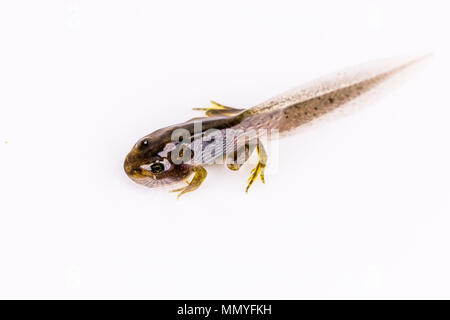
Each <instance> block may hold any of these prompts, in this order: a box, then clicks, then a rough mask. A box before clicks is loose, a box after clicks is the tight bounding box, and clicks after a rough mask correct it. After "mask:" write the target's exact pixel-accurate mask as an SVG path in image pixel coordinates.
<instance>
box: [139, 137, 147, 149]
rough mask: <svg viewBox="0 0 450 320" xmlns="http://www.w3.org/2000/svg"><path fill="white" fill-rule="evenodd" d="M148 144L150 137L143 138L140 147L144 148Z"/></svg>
mask: <svg viewBox="0 0 450 320" xmlns="http://www.w3.org/2000/svg"><path fill="white" fill-rule="evenodd" d="M147 145H148V139H144V140H142V141H141V142H139V144H138V148H139V149H143V148H145V147H146V146H147Z"/></svg>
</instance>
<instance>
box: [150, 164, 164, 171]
mask: <svg viewBox="0 0 450 320" xmlns="http://www.w3.org/2000/svg"><path fill="white" fill-rule="evenodd" d="M150 170H151V171H152V172H153V173H160V172H162V171H164V164H162V163H161V162H156V163H154V164H152V165H151V166H150Z"/></svg>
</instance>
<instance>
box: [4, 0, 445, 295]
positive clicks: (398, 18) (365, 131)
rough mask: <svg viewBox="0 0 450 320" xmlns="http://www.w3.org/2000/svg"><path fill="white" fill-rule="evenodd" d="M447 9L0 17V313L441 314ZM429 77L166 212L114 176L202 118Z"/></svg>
mask: <svg viewBox="0 0 450 320" xmlns="http://www.w3.org/2000/svg"><path fill="white" fill-rule="evenodd" d="M446 6H447V2H445V1H420V2H419V1H379V0H377V1H279V0H277V1H261V0H258V1H210V0H209V1H206V0H205V1H195V0H191V1H181V0H180V1H143V0H142V1H106V0H104V1H94V0H89V1H88V0H73V1H62V0H61V1H56V0H54V1H13V0H10V1H6V0H5V1H2V2H1V3H0V110H1V113H0V142H1V143H0V159H1V160H0V164H1V166H0V297H2V298H236V299H238V298H450V274H449V272H448V271H449V270H450V257H449V244H450V232H449V230H450V200H449V199H450V166H449V163H450V152H449V137H450V109H449V100H450V98H449V95H448V92H449V90H450V87H449V83H448V82H449V73H448V71H449V61H450V58H449V54H450V52H449V41H448V30H449V29H450V24H449V18H448V12H449V8H448V7H446ZM426 51H431V52H434V58H433V59H432V60H431V61H430V62H429V63H428V64H427V65H425V66H424V67H423V68H422V69H421V70H419V71H418V72H417V73H415V74H414V75H413V76H412V77H411V78H410V79H409V80H408V82H407V83H406V84H405V85H403V86H402V87H400V88H399V89H397V90H395V91H393V92H391V93H390V94H389V95H386V96H384V97H383V98H382V99H380V100H379V101H377V102H376V103H375V104H371V105H370V106H368V107H366V108H363V109H361V110H360V111H358V112H356V113H353V114H351V115H349V116H348V117H345V118H342V119H339V120H336V121H332V122H328V123H324V124H323V125H320V126H318V127H314V128H311V130H305V131H304V132H302V133H300V134H297V135H295V136H291V137H288V138H286V139H283V140H281V141H280V142H279V153H278V156H279V166H278V170H277V173H276V174H273V175H269V176H268V177H267V179H266V180H267V183H266V185H263V184H261V183H260V182H259V181H258V182H256V183H255V185H254V186H253V187H252V188H251V190H250V193H249V194H248V195H246V194H245V193H244V189H245V185H246V180H247V178H248V176H249V174H250V169H251V168H250V167H244V168H243V169H242V170H241V171H240V172H237V173H236V172H231V171H228V170H227V169H226V168H214V169H211V170H209V175H208V178H207V180H206V181H205V183H204V185H202V186H201V188H200V189H199V190H198V191H196V192H194V193H191V194H188V195H186V196H184V197H182V198H181V200H179V201H177V200H176V199H175V195H174V194H169V193H167V190H155V189H147V188H145V187H142V186H140V185H137V184H135V183H133V182H132V181H131V180H130V179H128V177H127V176H126V175H125V173H124V172H123V168H122V165H123V159H124V157H125V155H126V154H127V153H128V151H129V150H130V148H131V147H132V145H133V144H134V143H135V141H136V140H138V139H139V138H141V137H142V136H144V135H146V134H148V133H150V132H151V131H153V130H156V129H158V128H161V127H164V126H167V125H171V124H175V123H178V122H183V121H185V120H187V119H189V118H192V117H194V116H196V115H198V112H196V111H192V110H191V108H192V107H198V106H205V105H207V103H208V100H209V99H214V100H217V101H219V102H221V103H223V104H226V105H231V106H235V107H251V106H253V105H255V104H257V103H259V102H262V101H263V100H265V99H267V98H270V97H271V96H273V95H275V94H278V93H280V92H282V91H285V90H286V89H289V88H291V87H293V86H296V85H299V84H301V83H303V82H307V81H309V80H312V79H314V78H316V77H318V76H321V75H324V74H327V73H329V72H332V71H336V70H339V69H342V68H344V67H346V66H352V65H355V64H359V63H363V62H366V61H369V60H371V59H373V58H383V57H390V56H396V55H403V54H410V53H416V52H426Z"/></svg>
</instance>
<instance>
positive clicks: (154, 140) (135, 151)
mask: <svg viewBox="0 0 450 320" xmlns="http://www.w3.org/2000/svg"><path fill="white" fill-rule="evenodd" d="M235 113H236V112H235ZM198 120H201V125H202V130H203V131H206V130H208V129H219V130H220V129H226V128H231V127H233V126H235V125H237V124H238V123H240V122H241V120H242V117H240V116H239V115H235V116H218V117H211V118H207V117H202V118H195V119H192V120H189V121H187V122H184V123H181V124H178V125H173V126H169V127H166V128H162V129H159V130H156V131H154V132H153V133H150V134H149V135H147V136H145V137H143V138H142V139H140V140H139V141H138V142H137V143H136V144H135V145H134V147H133V148H132V149H131V151H130V152H129V153H128V155H127V157H126V158H125V162H124V169H125V172H126V173H127V175H128V176H129V177H130V178H131V179H132V180H134V181H135V182H137V183H140V184H143V185H146V186H148V187H157V186H161V185H169V184H174V183H177V182H180V181H183V180H185V179H186V178H187V177H189V176H190V175H191V174H192V173H193V172H194V171H195V170H194V166H193V165H190V164H186V163H182V164H175V163H174V162H173V161H172V152H175V150H173V151H170V152H168V153H167V155H165V156H161V155H159V154H160V153H161V152H163V150H164V149H165V148H166V146H167V145H168V144H170V143H173V141H172V132H173V131H174V130H176V129H186V130H187V131H189V133H190V135H191V136H192V135H193V134H194V124H195V122H196V121H198ZM163 161H164V162H165V163H166V164H169V165H165V166H164V167H165V168H164V170H161V169H160V168H158V167H157V168H156V169H157V170H153V171H152V168H151V167H148V168H146V167H145V166H146V165H150V164H152V163H156V162H163ZM143 167H144V168H143ZM160 170H161V171H160Z"/></svg>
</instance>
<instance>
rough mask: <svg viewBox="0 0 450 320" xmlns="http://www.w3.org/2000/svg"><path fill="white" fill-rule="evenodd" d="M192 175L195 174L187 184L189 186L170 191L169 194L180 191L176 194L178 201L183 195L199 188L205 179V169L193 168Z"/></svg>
mask: <svg viewBox="0 0 450 320" xmlns="http://www.w3.org/2000/svg"><path fill="white" fill-rule="evenodd" d="M194 173H195V175H194V177H193V178H192V180H191V182H189V184H188V185H187V186H185V187H183V188H178V189H174V190H170V192H179V191H181V192H180V193H179V194H178V196H177V199H180V197H181V196H182V195H183V194H185V193H188V192H192V191H194V190H197V189H198V188H199V187H200V185H201V184H202V182H203V181H204V180H205V179H206V176H207V174H208V172H207V171H206V169H205V168H203V167H201V166H196V167H194Z"/></svg>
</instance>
